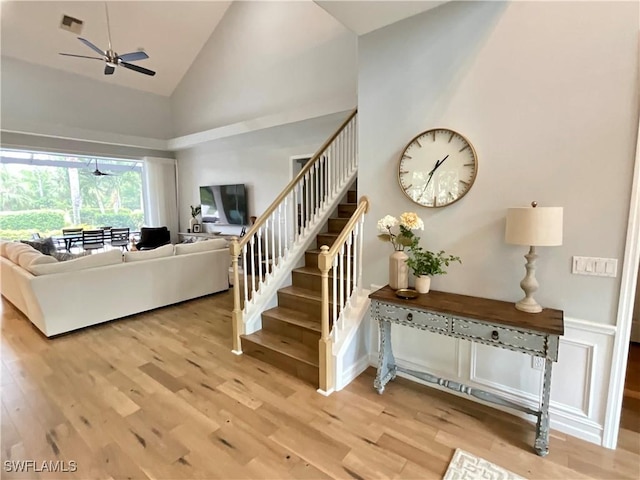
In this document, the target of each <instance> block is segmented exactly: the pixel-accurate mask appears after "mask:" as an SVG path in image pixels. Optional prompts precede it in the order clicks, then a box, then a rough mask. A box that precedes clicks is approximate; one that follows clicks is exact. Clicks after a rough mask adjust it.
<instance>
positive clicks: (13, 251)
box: [5, 242, 36, 264]
mask: <svg viewBox="0 0 640 480" xmlns="http://www.w3.org/2000/svg"><path fill="white" fill-rule="evenodd" d="M5 249H6V252H7V258H8V259H9V260H11V261H12V262H13V263H16V264H17V263H18V257H20V254H21V253H23V252H30V251H33V252H35V251H36V250H35V249H34V248H32V247H30V246H29V245H26V244H24V243H21V242H10V243H8V244H7V245H6V246H5Z"/></svg>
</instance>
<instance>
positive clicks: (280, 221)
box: [278, 195, 289, 263]
mask: <svg viewBox="0 0 640 480" xmlns="http://www.w3.org/2000/svg"><path fill="white" fill-rule="evenodd" d="M288 196H289V195H287V196H286V197H284V199H283V201H282V203H281V204H280V205H278V263H280V259H281V258H282V257H283V256H284V245H282V224H283V223H284V224H285V226H284V228H285V232H286V231H287V225H286V223H285V222H286V221H287V218H286V217H283V216H282V208H283V207H284V211H285V212H286V211H287V197H288Z"/></svg>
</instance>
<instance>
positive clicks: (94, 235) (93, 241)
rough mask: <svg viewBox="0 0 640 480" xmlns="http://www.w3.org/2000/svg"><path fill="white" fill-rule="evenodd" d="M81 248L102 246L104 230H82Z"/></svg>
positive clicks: (90, 248) (89, 248) (96, 248)
mask: <svg viewBox="0 0 640 480" xmlns="http://www.w3.org/2000/svg"><path fill="white" fill-rule="evenodd" d="M82 248H84V249H85V250H88V251H93V250H100V249H101V248H104V230H83V231H82Z"/></svg>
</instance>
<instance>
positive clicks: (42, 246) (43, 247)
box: [20, 237, 56, 255]
mask: <svg viewBox="0 0 640 480" xmlns="http://www.w3.org/2000/svg"><path fill="white" fill-rule="evenodd" d="M20 241H21V242H22V243H26V244H27V245H31V246H32V247H33V248H35V249H36V250H38V251H39V252H42V253H44V254H45V255H51V254H52V253H54V252H55V251H56V245H55V243H54V241H53V238H51V237H47V238H40V239H39V240H20Z"/></svg>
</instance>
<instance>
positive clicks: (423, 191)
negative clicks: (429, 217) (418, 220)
mask: <svg viewBox="0 0 640 480" xmlns="http://www.w3.org/2000/svg"><path fill="white" fill-rule="evenodd" d="M447 158H449V155H447V156H446V157H444V158H443V159H442V160H438V161H437V162H436V165H435V167H433V170H431V171H430V172H429V178H428V179H427V184H426V185H425V186H424V188H423V189H422V193H421V194H420V198H422V197H423V196H424V193H425V192H426V191H427V187H428V186H429V182H431V178H432V177H433V174H434V172H435V171H436V170H437V169H438V167H439V166H440V165H442V164H443V163H444V161H445V160H446V159H447Z"/></svg>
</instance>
